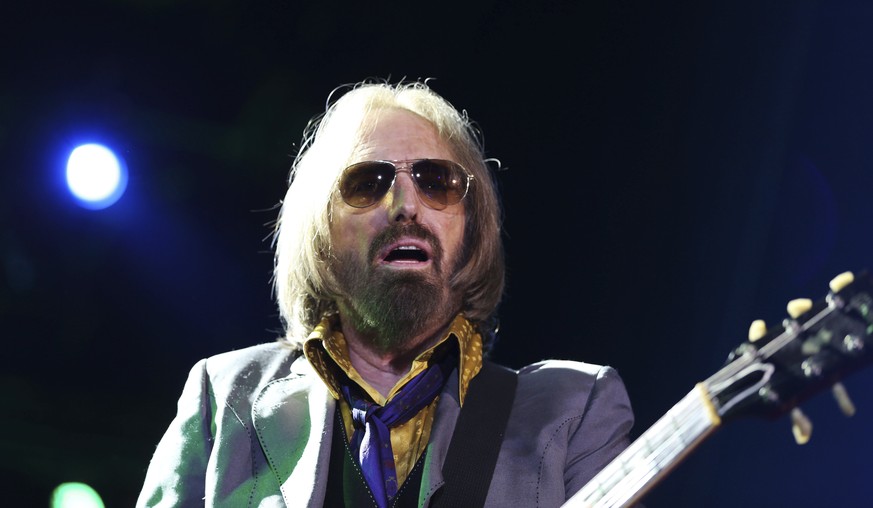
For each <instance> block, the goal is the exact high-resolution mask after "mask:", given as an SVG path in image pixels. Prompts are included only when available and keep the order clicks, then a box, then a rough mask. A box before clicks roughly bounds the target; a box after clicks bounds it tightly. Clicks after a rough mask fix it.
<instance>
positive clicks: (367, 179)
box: [339, 162, 394, 208]
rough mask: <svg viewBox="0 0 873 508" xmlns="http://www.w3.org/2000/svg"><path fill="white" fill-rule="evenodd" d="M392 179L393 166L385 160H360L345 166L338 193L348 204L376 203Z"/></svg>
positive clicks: (363, 206)
mask: <svg viewBox="0 0 873 508" xmlns="http://www.w3.org/2000/svg"><path fill="white" fill-rule="evenodd" d="M393 181H394V166H393V165H391V164H390V163H387V162H360V163H358V164H352V165H351V166H349V167H348V168H346V170H345V172H344V173H343V177H342V180H341V181H340V186H339V188H340V194H341V195H342V197H343V201H345V202H346V203H347V204H348V205H349V206H353V207H355V208H365V207H368V206H370V205H373V204H375V203H378V202H379V200H380V199H382V197H383V196H385V193H386V192H388V189H390V188H391V183H392V182H393Z"/></svg>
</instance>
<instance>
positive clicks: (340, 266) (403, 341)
mask: <svg viewBox="0 0 873 508" xmlns="http://www.w3.org/2000/svg"><path fill="white" fill-rule="evenodd" d="M403 235H410V236H416V237H419V238H423V239H425V240H427V241H428V242H429V243H430V244H431V247H432V250H433V260H432V263H433V264H432V266H433V267H434V270H432V271H430V272H427V273H424V272H421V271H417V270H416V271H413V270H393V269H389V268H382V267H380V266H378V265H376V264H374V263H375V260H374V258H375V255H376V253H377V252H378V251H379V250H380V249H381V248H382V246H384V245H387V244H388V243H390V242H393V241H394V240H395V239H396V238H399V237H400V236H403ZM367 259H368V260H369V261H370V262H369V263H365V264H364V265H363V266H361V263H360V262H359V261H358V260H357V259H356V257H355V256H353V255H352V253H346V252H343V253H339V254H338V255H337V257H336V258H334V260H333V261H334V263H333V267H332V268H333V272H334V275H335V277H336V281H337V283H338V285H339V287H340V288H341V291H342V293H343V294H342V296H341V297H340V298H339V301H338V302H337V303H338V306H339V310H340V317H341V318H342V321H343V325H344V326H351V327H352V328H354V329H355V330H356V331H357V332H358V333H359V334H360V335H361V336H362V337H363V338H364V339H365V340H367V341H368V342H369V345H370V346H372V347H373V348H375V349H376V350H378V351H383V352H385V351H392V350H393V351H402V350H404V349H405V346H406V345H407V343H408V342H409V341H410V340H411V339H412V338H414V337H417V336H418V335H420V334H421V333H423V332H425V331H427V330H428V329H429V328H430V327H433V326H437V325H439V324H441V323H445V322H448V320H449V319H451V318H452V315H453V313H454V312H456V311H457V309H456V308H454V307H455V305H454V303H453V302H452V301H451V300H452V299H451V298H450V289H449V287H448V281H447V280H446V279H444V278H443V277H442V273H441V270H440V269H439V267H440V262H441V260H442V249H441V247H440V245H439V241H438V240H437V239H436V238H435V237H434V236H433V234H432V233H430V231H428V230H426V229H425V228H423V227H421V226H419V225H417V224H411V225H407V226H393V227H391V228H389V229H387V230H385V231H384V232H382V233H381V234H380V235H379V236H377V237H376V238H375V239H374V240H373V244H372V246H371V247H370V250H369V253H368V256H367Z"/></svg>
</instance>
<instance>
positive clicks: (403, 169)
mask: <svg viewBox="0 0 873 508" xmlns="http://www.w3.org/2000/svg"><path fill="white" fill-rule="evenodd" d="M421 162H436V163H441V164H445V165H447V166H449V167H457V168H459V169H460V170H461V173H463V175H464V176H465V177H466V180H465V182H464V192H463V194H461V197H460V198H459V199H458V201H456V202H452V203H449V202H447V203H445V204H442V203H440V202H439V201H435V200H433V198H431V197H429V196H428V195H427V193H426V192H425V190H424V189H422V188H421V183H420V182H419V181H418V179H416V178H415V175H414V174H413V169H414V168H415V165H416V164H418V163H421ZM372 163H379V164H390V165H391V166H392V167H393V168H394V174H393V175H392V177H391V183H390V184H389V185H388V187H386V189H385V192H384V193H383V194H382V195H381V196H379V197H378V199H376V200H374V201H373V202H372V203H369V204H366V205H354V204H352V203H349V202H348V200H346V197H345V196H344V195H343V193H342V187H343V183H344V182H345V180H346V177H347V175H348V173H349V171H350V170H351V169H352V168H354V167H356V166H360V165H362V164H372ZM397 173H409V176H410V178H412V181H413V182H414V183H415V192H416V194H417V195H418V198H419V199H420V200H421V202H422V203H424V204H425V205H426V206H427V207H428V208H430V209H433V210H444V209H446V208H447V207H448V206H449V205H456V204H458V203H460V202H461V201H463V200H464V198H466V197H467V194H468V193H469V192H470V182H472V181H473V180H475V178H476V177H475V176H474V175H473V174H472V173H470V172H469V171H468V170H467V168H465V167H464V166H463V165H461V164H460V163H457V162H455V161H451V160H448V159H403V160H388V159H376V160H369V161H360V162H356V163H354V164H351V165H349V166H347V167H346V169H344V170H343V172H342V173H341V174H340V179H339V185H338V190H339V193H340V197H342V200H343V202H344V203H345V204H347V205H349V206H351V207H352V208H368V207H371V206H373V205H376V204H378V203H379V202H381V201H382V200H383V199H385V196H386V195H388V192H389V191H390V190H391V189H392V188H393V187H394V182H396V181H397Z"/></svg>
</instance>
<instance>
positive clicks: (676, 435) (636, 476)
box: [563, 383, 721, 508]
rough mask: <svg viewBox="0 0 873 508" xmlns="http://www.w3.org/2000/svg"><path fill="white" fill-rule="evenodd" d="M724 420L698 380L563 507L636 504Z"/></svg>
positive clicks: (605, 507)
mask: <svg viewBox="0 0 873 508" xmlns="http://www.w3.org/2000/svg"><path fill="white" fill-rule="evenodd" d="M720 423H721V419H720V418H719V416H718V413H716V411H715V408H714V407H713V406H712V402H711V400H710V397H709V393H708V392H707V390H706V387H705V385H704V384H703V383H700V384H698V385H697V386H696V387H695V389H694V390H692V391H691V392H689V393H688V395H686V396H685V397H684V398H683V399H682V400H681V401H679V403H678V404H676V405H675V406H673V408H672V409H670V411H668V412H667V414H665V415H664V416H662V417H661V419H660V420H658V421H657V422H655V424H654V425H653V426H652V427H651V428H649V430H647V431H646V432H644V433H643V435H642V436H640V437H639V439H637V440H636V441H634V442H633V443H632V444H631V445H630V446H629V447H628V448H627V449H626V450H624V451H623V452H622V453H621V454H619V456H618V457H616V458H615V460H613V461H612V462H610V463H609V464H608V465H607V466H606V467H605V468H603V470H602V471H600V473H598V474H597V475H596V476H595V477H594V478H592V479H591V481H590V482H588V483H587V484H586V485H585V487H583V488H582V490H580V491H579V492H577V493H576V494H575V495H574V496H573V497H571V498H570V499H568V500H567V502H566V503H565V504H564V505H563V506H564V507H565V508H572V507H585V508H595V507H596V508H607V507H609V508H613V507H622V506H629V505H631V504H633V503H635V502H636V501H638V500H639V499H640V498H641V497H642V496H643V495H644V494H645V493H646V492H648V490H649V489H650V488H652V487H654V486H655V484H656V483H657V482H658V481H659V480H661V479H662V478H663V477H664V476H666V474H667V473H668V472H669V471H670V470H671V469H672V468H673V467H675V466H676V465H678V464H679V462H681V461H682V459H683V458H685V456H686V455H687V454H688V453H690V452H691V451H692V450H693V449H694V448H696V447H697V445H699V444H700V443H701V442H703V440H704V439H706V438H707V437H708V436H709V435H710V434H711V433H712V432H713V431H715V429H716V428H717V427H718V426H719V425H720Z"/></svg>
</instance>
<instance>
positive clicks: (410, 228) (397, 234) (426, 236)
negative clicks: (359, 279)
mask: <svg viewBox="0 0 873 508" xmlns="http://www.w3.org/2000/svg"><path fill="white" fill-rule="evenodd" d="M404 237H406V238H409V237H412V238H418V239H419V240H424V241H425V242H427V243H428V245H430V249H431V253H432V254H433V258H434V259H433V260H434V261H435V263H434V264H435V266H437V267H439V261H440V259H442V255H443V247H442V244H441V243H440V240H439V238H437V237H436V235H435V234H433V232H432V231H431V230H430V229H428V228H426V227H425V226H423V225H421V224H418V223H415V222H412V223H408V224H392V225H390V226H388V227H387V228H385V229H383V230H382V231H380V232H379V234H377V235H376V237H375V238H373V242H372V243H371V244H370V250H369V252H368V254H369V259H374V258H375V257H376V256H377V255H378V254H379V252H380V251H381V250H382V249H383V248H385V247H386V246H387V245H389V244H391V243H394V242H396V241H397V240H399V239H401V238H404Z"/></svg>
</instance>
